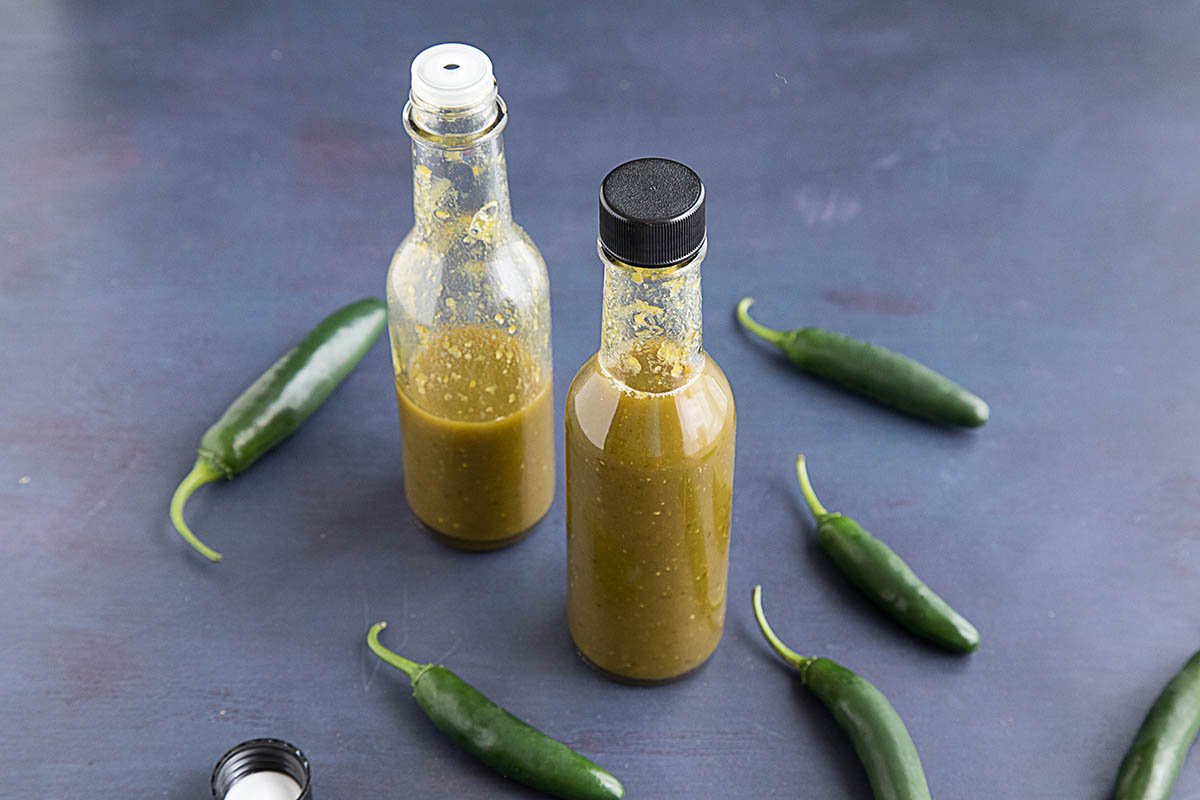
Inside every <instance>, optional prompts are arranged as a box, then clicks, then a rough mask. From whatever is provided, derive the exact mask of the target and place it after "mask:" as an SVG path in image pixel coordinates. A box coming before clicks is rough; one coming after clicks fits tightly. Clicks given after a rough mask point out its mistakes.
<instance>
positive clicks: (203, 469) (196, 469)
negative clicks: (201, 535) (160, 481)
mask: <svg viewBox="0 0 1200 800" xmlns="http://www.w3.org/2000/svg"><path fill="white" fill-rule="evenodd" d="M223 475H224V473H222V472H221V471H220V470H218V469H217V468H216V467H214V466H213V465H212V464H210V463H208V461H207V460H206V459H205V458H204V456H199V457H197V459H196V463H195V465H194V466H193V467H192V471H191V472H189V473H188V474H187V476H186V477H185V478H184V479H183V480H182V481H180V483H179V486H178V487H176V489H175V494H174V495H172V496H171V512H170V513H171V522H173V523H174V524H175V530H177V531H179V535H180V536H182V537H183V539H184V541H186V542H187V543H188V544H190V545H191V546H192V547H193V548H195V550H196V552H198V553H200V555H202V556H204V557H205V558H207V559H208V560H209V561H213V562H217V561H220V560H221V558H222V556H221V554H220V553H218V552H217V551H216V550H213V549H212V548H211V547H209V546H208V545H206V544H205V543H204V542H202V541H200V540H199V539H198V538H197V537H196V534H194V533H192V530H191V528H189V527H188V526H187V523H186V522H185V521H184V519H183V506H184V504H185V503H187V501H188V498H189V497H191V496H192V493H193V492H195V491H196V489H197V488H199V487H200V486H203V485H204V484H206V483H209V482H211V481H215V480H216V479H217V478H220V477H223Z"/></svg>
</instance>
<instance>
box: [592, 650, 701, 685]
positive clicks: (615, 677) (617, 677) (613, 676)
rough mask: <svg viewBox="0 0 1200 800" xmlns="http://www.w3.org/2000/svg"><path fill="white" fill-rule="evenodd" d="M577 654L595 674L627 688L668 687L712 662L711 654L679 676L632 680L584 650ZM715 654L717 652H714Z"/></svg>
mask: <svg viewBox="0 0 1200 800" xmlns="http://www.w3.org/2000/svg"><path fill="white" fill-rule="evenodd" d="M575 652H576V653H577V654H578V655H579V658H580V660H582V661H583V663H584V664H587V665H588V666H589V667H591V668H592V670H594V671H595V672H597V673H599V674H600V675H602V676H604V677H605V678H608V679H609V680H610V681H613V682H615V683H623V684H625V685H626V686H639V687H651V686H666V685H667V684H669V683H678V682H680V681H683V680H687V679H688V678H690V677H692V676H693V675H695V674H696V673H697V672H699V671H700V670H702V669H704V666H705V665H706V664H707V663H708V662H709V661H710V660H712V653H709V654H708V655H707V656H705V657H704V660H703V661H701V662H700V663H699V664H697V665H696V666H694V667H692V668H690V669H687V670H684V671H683V672H681V673H679V674H678V675H671V676H668V677H666V678H631V677H629V676H628V675H621V674H620V673H617V672H612V671H611V670H608V669H605V668H604V667H602V666H600V665H599V664H597V663H596V662H595V661H592V660H591V659H590V658H588V657H587V656H586V655H585V654H584V652H583V651H582V650H580V649H579V648H578V647H576V648H575ZM713 652H716V651H715V650H714V651H713Z"/></svg>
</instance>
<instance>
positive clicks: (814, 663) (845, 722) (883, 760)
mask: <svg viewBox="0 0 1200 800" xmlns="http://www.w3.org/2000/svg"><path fill="white" fill-rule="evenodd" d="M753 596H754V618H755V619H757V620H758V627H759V629H760V630H762V634H763V636H764V637H766V640H767V642H768V643H769V644H770V645H771V647H772V648H774V650H775V652H776V653H778V654H779V655H780V657H782V658H783V660H784V661H786V662H787V663H788V664H790V665H791V666H792V667H794V668H795V669H796V670H797V671H798V672H799V673H800V682H801V683H803V684H804V685H805V686H806V687H808V690H809V691H810V692H812V693H813V694H814V695H816V696H817V699H818V700H820V701H821V702H822V703H824V704H825V707H826V708H828V709H829V710H830V711H831V712H833V718H834V719H835V720H837V723H838V725H839V726H841V728H842V730H844V731H845V732H846V734H847V735H848V736H849V737H850V741H851V742H853V743H854V752H856V753H858V760H859V761H861V762H862V765H863V766H864V767H865V768H866V770H867V779H868V780H870V782H871V791H872V792H873V793H874V795H875V800H929V786H928V785H927V784H926V783H925V772H924V771H923V770H922V769H921V759H920V757H919V756H918V755H917V748H916V746H915V745H913V741H912V737H911V736H909V735H908V729H907V728H905V727H904V722H903V720H901V719H900V715H899V714H897V713H896V709H894V708H892V704H891V703H889V702H888V699H887V698H886V697H884V696H883V692H881V691H879V690H878V689H876V688H875V687H874V686H873V685H872V684H871V682H870V681H868V680H866V679H865V678H862V677H860V676H859V675H857V674H855V673H853V672H851V671H850V670H848V669H846V668H845V667H843V666H841V665H840V664H837V663H835V662H833V661H830V660H829V659H827V658H805V657H804V656H801V655H799V654H797V653H796V652H795V651H793V650H791V649H790V648H789V647H788V646H787V645H785V644H784V643H783V642H782V641H780V639H779V637H778V636H776V635H775V631H773V630H771V626H770V625H769V624H768V623H767V618H766V615H764V614H763V608H762V587H761V586H755V587H754V595H753Z"/></svg>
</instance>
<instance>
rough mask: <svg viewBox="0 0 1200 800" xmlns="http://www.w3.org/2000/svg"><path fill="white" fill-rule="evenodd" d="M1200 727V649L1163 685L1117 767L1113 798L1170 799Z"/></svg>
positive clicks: (1137, 799)
mask: <svg viewBox="0 0 1200 800" xmlns="http://www.w3.org/2000/svg"><path fill="white" fill-rule="evenodd" d="M1198 732H1200V652H1197V653H1196V654H1195V655H1193V656H1192V657H1191V658H1190V659H1188V662H1187V664H1185V665H1184V667H1183V669H1181V670H1180V671H1179V673H1178V674H1176V675H1175V677H1174V678H1172V679H1171V680H1170V682H1169V683H1167V685H1166V687H1164V688H1163V691H1162V694H1160V695H1159V696H1158V699H1157V700H1155V701H1154V705H1152V706H1150V711H1149V713H1147V714H1146V719H1145V721H1143V722H1142V727H1141V728H1140V729H1138V732H1137V735H1136V736H1135V737H1133V744H1132V745H1130V747H1129V752H1128V753H1126V755H1125V759H1124V760H1123V761H1122V762H1121V769H1120V770H1119V771H1118V772H1117V785H1116V790H1115V791H1114V792H1113V800H1167V798H1168V797H1170V796H1171V792H1172V791H1173V790H1174V788H1175V781H1176V780H1177V779H1178V778H1179V770H1180V769H1182V768H1183V762H1184V759H1186V758H1187V753H1188V749H1189V748H1191V746H1192V742H1193V741H1194V740H1195V739H1196V734H1197V733H1198Z"/></svg>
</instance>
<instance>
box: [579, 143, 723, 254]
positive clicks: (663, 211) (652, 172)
mask: <svg viewBox="0 0 1200 800" xmlns="http://www.w3.org/2000/svg"><path fill="white" fill-rule="evenodd" d="M600 243H601V244H602V245H603V246H604V249H605V250H606V251H608V253H609V254H610V255H612V256H613V257H615V258H616V259H617V260H619V261H624V262H625V263H626V264H633V265H634V266H637V267H669V266H671V265H672V264H678V263H680V262H681V261H686V260H687V259H689V258H691V257H692V256H693V255H695V254H696V251H697V250H699V249H700V246H701V245H702V244H704V183H703V182H702V181H701V180H700V176H699V175H697V174H696V173H695V172H693V171H692V170H691V168H689V167H687V166H685V165H683V164H680V163H679V162H678V161H671V160H670V159H666V158H639V159H636V160H634V161H626V162H625V163H624V164H622V165H621V166H619V167H617V168H616V169H614V170H613V171H612V172H610V173H608V175H607V176H605V178H604V182H603V183H601V184H600Z"/></svg>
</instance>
